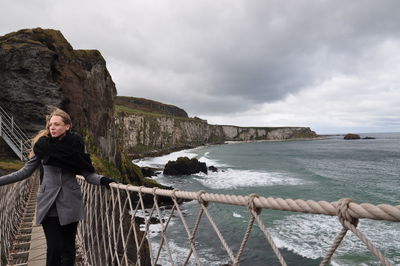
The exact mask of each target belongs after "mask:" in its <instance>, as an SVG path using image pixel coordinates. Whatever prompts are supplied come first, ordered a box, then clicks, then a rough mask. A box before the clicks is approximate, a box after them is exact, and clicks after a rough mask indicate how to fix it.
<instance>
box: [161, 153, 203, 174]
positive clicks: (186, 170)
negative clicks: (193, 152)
mask: <svg viewBox="0 0 400 266" xmlns="http://www.w3.org/2000/svg"><path fill="white" fill-rule="evenodd" d="M199 172H203V173H205V174H207V165H206V163H202V162H199V160H197V159H196V158H192V159H189V158H188V157H179V158H178V159H177V160H176V161H168V163H167V164H166V165H165V168H164V171H163V174H164V175H190V174H195V173H199Z"/></svg>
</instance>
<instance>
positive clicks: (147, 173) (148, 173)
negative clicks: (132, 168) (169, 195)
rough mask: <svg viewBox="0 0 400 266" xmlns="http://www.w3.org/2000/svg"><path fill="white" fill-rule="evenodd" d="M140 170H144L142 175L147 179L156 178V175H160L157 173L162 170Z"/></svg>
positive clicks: (148, 168) (142, 168)
mask: <svg viewBox="0 0 400 266" xmlns="http://www.w3.org/2000/svg"><path fill="white" fill-rule="evenodd" d="M140 169H141V170H142V174H143V176H145V177H152V176H156V175H158V173H157V172H156V171H158V170H160V169H157V168H152V167H140Z"/></svg>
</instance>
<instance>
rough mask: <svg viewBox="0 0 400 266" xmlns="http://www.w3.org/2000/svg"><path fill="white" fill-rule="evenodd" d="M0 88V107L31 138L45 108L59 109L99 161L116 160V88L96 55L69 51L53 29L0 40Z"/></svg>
mask: <svg viewBox="0 0 400 266" xmlns="http://www.w3.org/2000/svg"><path fill="white" fill-rule="evenodd" d="M0 90H1V94H0V104H1V105H2V106H3V107H4V108H6V109H7V110H9V111H10V112H11V113H12V114H13V115H14V116H15V117H16V118H17V120H18V121H19V122H20V124H21V125H22V127H23V128H24V129H25V130H26V131H28V132H29V133H30V134H31V135H32V134H34V133H36V132H37V131H38V130H40V129H43V128H44V125H45V115H46V114H48V113H49V110H48V107H49V106H55V107H59V108H61V109H63V110H65V111H67V112H68V113H69V114H70V115H71V117H72V120H73V127H74V128H75V129H76V130H77V131H79V132H86V133H87V134H88V136H89V137H90V139H91V140H92V142H93V145H94V146H95V147H98V152H99V153H100V155H101V156H102V157H104V158H106V159H107V160H109V161H111V162H115V161H116V143H115V135H116V130H115V123H114V98H115V96H116V89H115V85H114V82H113V81H112V79H111V76H110V74H109V73H108V71H107V68H106V62H105V60H104V59H103V57H102V56H101V54H100V53H99V52H98V51H96V50H74V49H73V48H72V47H71V45H70V44H69V43H68V42H67V41H66V40H65V38H64V37H63V35H62V34H61V33H60V32H59V31H56V30H44V29H41V28H36V29H27V30H20V31H18V32H13V33H10V34H7V35H5V36H1V37H0ZM100 121H101V123H99V122H100Z"/></svg>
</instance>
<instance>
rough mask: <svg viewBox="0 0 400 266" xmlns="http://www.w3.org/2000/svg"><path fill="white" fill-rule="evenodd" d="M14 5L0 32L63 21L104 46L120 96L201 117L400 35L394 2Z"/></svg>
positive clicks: (359, 56)
mask: <svg viewBox="0 0 400 266" xmlns="http://www.w3.org/2000/svg"><path fill="white" fill-rule="evenodd" d="M16 2H18V1H15V0H13V1H6V3H7V6H8V5H9V6H10V7H14V8H15V9H14V10H22V13H24V14H25V16H26V17H23V16H18V14H16V13H15V12H8V13H9V14H1V15H2V16H1V17H2V18H0V21H1V23H0V25H1V26H0V33H6V32H8V31H9V30H10V27H11V26H14V25H15V26H18V27H19V26H21V25H26V27H28V25H29V24H27V23H28V21H32V25H31V26H32V27H33V26H42V27H56V28H59V29H60V30H62V32H63V33H64V34H65V36H66V37H67V39H68V40H70V41H71V43H72V44H73V45H74V47H75V48H77V49H78V48H93V49H99V50H100V51H101V52H102V54H103V55H104V57H105V58H106V60H107V63H108V67H109V69H110V72H111V74H112V75H113V77H114V81H115V82H116V85H117V89H118V92H119V94H120V95H131V96H139V97H146V98H152V99H155V100H159V101H164V102H167V103H170V104H175V105H178V106H180V107H183V108H185V109H186V110H187V111H188V112H189V113H195V114H203V115H207V114H224V113H226V114H228V115H229V114H231V113H236V112H240V111H245V110H248V109H250V108H255V107H257V105H261V104H262V103H265V102H274V101H278V100H282V99H284V98H285V97H286V96H287V95H288V94H295V93H297V92H299V91H300V90H302V89H304V88H305V87H308V86H313V85H315V84H318V83H321V82H323V81H324V80H326V79H329V78H330V77H332V76H334V75H336V74H338V73H345V74H358V73H359V72H360V69H362V68H363V66H364V65H365V61H366V60H368V58H369V55H370V54H371V53H373V51H374V48H375V47H376V46H377V45H379V44H380V43H381V42H383V41H385V40H394V41H396V42H398V41H399V39H400V35H399V34H400V31H399V30H398V29H399V28H400V20H399V19H398V14H397V12H398V10H399V7H400V2H398V1H395V0H392V1H305V0H304V1H276V0H270V1H256V0H254V1H253V0H249V1H211V0H209V1H181V2H176V1H161V2H157V5H156V4H154V3H149V2H148V1H135V2H133V1H115V2H112V3H111V2H109V1H90V2H87V1H84V2H81V1H69V2H67V3H66V2H57V3H55V2H53V1H42V2H40V3H39V2H36V3H35V2H32V3H31V2H26V1H24V6H22V5H21V4H16ZM30 5H31V6H30ZM34 5H36V6H40V7H42V6H47V8H46V9H47V10H46V13H42V11H40V8H34V7H33V6H34ZM76 5H79V6H80V8H79V9H77V8H76ZM31 7H32V8H34V10H35V11H34V14H32V15H29V14H28V10H29V9H30V8H31ZM93 7H94V8H93ZM24 10H25V11H24ZM3 12H4V11H2V12H1V13H3ZM48 14H51V15H48ZM3 15H4V16H3ZM16 15H17V18H15V16H16ZM78 21H79V23H78ZM11 24H12V25H11ZM14 30H17V29H14ZM382 60H385V59H384V58H382Z"/></svg>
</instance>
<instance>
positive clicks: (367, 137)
mask: <svg viewBox="0 0 400 266" xmlns="http://www.w3.org/2000/svg"><path fill="white" fill-rule="evenodd" d="M362 139H376V138H374V137H364V138H362Z"/></svg>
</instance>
